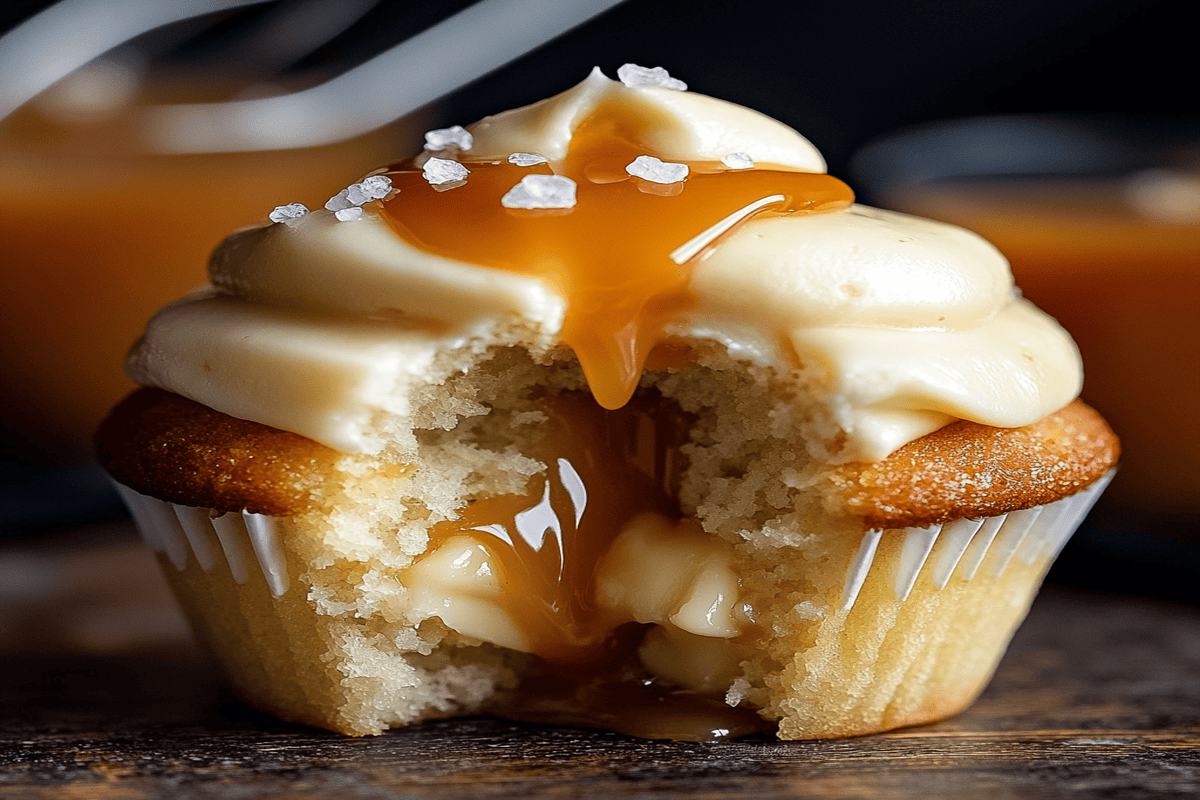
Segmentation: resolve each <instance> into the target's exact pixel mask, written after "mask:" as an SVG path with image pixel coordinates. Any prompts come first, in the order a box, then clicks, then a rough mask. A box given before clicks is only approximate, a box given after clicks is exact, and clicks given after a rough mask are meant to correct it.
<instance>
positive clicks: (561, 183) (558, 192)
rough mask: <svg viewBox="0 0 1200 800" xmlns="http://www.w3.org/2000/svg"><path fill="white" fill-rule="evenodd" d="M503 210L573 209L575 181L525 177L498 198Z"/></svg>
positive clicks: (551, 176) (564, 178) (550, 176)
mask: <svg viewBox="0 0 1200 800" xmlns="http://www.w3.org/2000/svg"><path fill="white" fill-rule="evenodd" d="M500 204H501V205H502V206H504V207H505V208H574V207H575V181H573V180H571V179H570V178H566V177H563V176H562V175H526V176H525V177H524V178H521V182H520V183H518V184H517V185H516V186H514V187H513V188H511V189H509V190H508V194H506V195H504V197H502V198H500Z"/></svg>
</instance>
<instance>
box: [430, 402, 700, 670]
mask: <svg viewBox="0 0 1200 800" xmlns="http://www.w3.org/2000/svg"><path fill="white" fill-rule="evenodd" d="M537 405H538V408H539V409H540V410H541V411H542V412H543V413H545V414H546V416H547V422H546V426H545V433H544V437H543V440H542V444H541V446H540V447H539V448H538V451H537V452H535V453H532V454H530V455H533V456H535V457H537V458H538V459H539V460H540V461H542V462H543V463H544V464H546V470H545V471H544V472H543V473H541V474H540V475H537V476H534V477H533V478H532V479H531V480H530V482H529V486H528V488H527V490H526V493H525V494H521V495H490V496H487V497H483V498H480V499H478V500H476V501H474V502H471V503H469V504H468V505H467V507H466V508H465V509H464V510H463V511H462V512H461V517H460V518H459V519H458V520H454V521H452V522H444V523H441V524H439V525H436V526H434V528H433V529H432V530H431V532H430V550H431V551H432V550H433V549H436V548H437V547H438V546H439V545H441V544H442V543H443V542H445V541H446V540H447V539H449V538H451V537H453V536H462V535H464V534H466V535H469V536H472V537H474V538H476V539H477V540H478V541H479V542H480V544H481V545H482V546H484V547H485V548H486V550H487V551H488V553H489V554H490V556H491V561H492V563H493V564H494V566H496V567H497V568H498V569H497V573H498V575H499V576H500V580H501V586H502V588H503V591H504V605H505V608H506V610H507V611H508V612H509V613H510V615H511V616H512V618H513V619H514V620H516V621H517V622H518V624H519V625H520V627H521V631H522V633H523V634H524V635H525V637H526V638H527V639H528V641H529V643H530V650H531V651H532V652H533V653H536V654H537V655H538V656H539V657H541V658H542V659H543V660H544V661H547V662H550V663H555V664H561V665H568V666H573V667H576V666H578V665H580V664H586V663H592V662H594V661H595V660H596V659H597V658H599V657H601V656H602V655H603V652H604V651H605V649H606V647H607V645H608V639H609V636H610V634H611V633H612V630H613V629H614V628H615V627H616V626H617V625H618V624H619V621H616V620H611V619H607V618H606V617H605V615H604V613H603V612H602V611H601V610H600V609H598V608H597V607H596V605H595V604H594V603H593V600H592V586H593V584H594V579H595V571H596V567H597V566H598V564H599V563H600V560H601V558H602V557H603V555H604V553H605V552H606V551H607V550H608V548H609V545H611V544H612V542H613V540H614V539H615V538H616V536H617V534H619V533H620V532H621V530H622V529H623V528H624V527H625V525H626V524H627V523H628V522H629V521H630V520H631V519H633V518H634V517H635V516H637V515H639V514H642V513H645V512H656V513H659V514H663V515H666V516H669V517H672V518H677V517H679V516H680V514H679V507H678V502H677V501H676V499H675V498H676V495H677V489H676V485H677V482H678V478H679V474H680V467H681V465H680V464H679V463H678V459H679V449H678V448H679V445H681V444H682V443H683V441H684V437H685V436H686V426H687V419H686V418H685V416H684V415H683V413H682V412H680V411H679V409H678V407H677V406H674V405H673V404H669V403H667V402H666V401H663V400H662V398H660V397H657V396H653V395H649V394H648V393H645V394H639V395H638V396H637V397H636V398H635V399H634V400H633V401H632V402H630V403H628V404H626V405H625V406H624V407H622V408H620V409H617V410H615V411H608V410H606V409H603V408H601V407H600V406H598V405H597V404H596V403H595V402H594V401H593V400H592V398H590V397H588V396H587V395H585V394H582V393H579V392H563V393H561V394H558V395H553V396H546V397H543V398H542V399H541V400H539V401H538V404H537Z"/></svg>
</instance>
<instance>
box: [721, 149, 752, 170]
mask: <svg viewBox="0 0 1200 800" xmlns="http://www.w3.org/2000/svg"><path fill="white" fill-rule="evenodd" d="M721 163H722V164H724V165H725V166H727V167H729V168H730V169H754V160H753V159H751V158H750V156H748V155H746V154H745V153H740V152H739V153H730V154H729V155H727V156H725V157H724V158H722V159H721Z"/></svg>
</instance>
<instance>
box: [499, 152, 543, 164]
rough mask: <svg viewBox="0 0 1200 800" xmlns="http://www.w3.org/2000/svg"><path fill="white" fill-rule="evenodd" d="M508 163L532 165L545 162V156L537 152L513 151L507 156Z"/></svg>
mask: <svg viewBox="0 0 1200 800" xmlns="http://www.w3.org/2000/svg"><path fill="white" fill-rule="evenodd" d="M508 163H510V164H516V165H517V166H518V167H532V166H533V165H534V164H545V163H546V157H545V156H539V155H538V154H537V153H513V154H512V155H511V156H509V157H508Z"/></svg>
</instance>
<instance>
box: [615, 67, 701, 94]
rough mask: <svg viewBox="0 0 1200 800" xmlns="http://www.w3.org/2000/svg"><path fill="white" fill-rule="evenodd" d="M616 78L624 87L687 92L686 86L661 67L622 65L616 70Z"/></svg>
mask: <svg viewBox="0 0 1200 800" xmlns="http://www.w3.org/2000/svg"><path fill="white" fill-rule="evenodd" d="M617 77H618V78H620V79H621V83H623V84H625V85H626V86H661V87H663V88H664V89H678V90H679V91H681V92H684V91H687V84H686V83H684V82H683V81H681V80H679V79H678V78H672V77H671V74H670V73H669V72H667V71H666V70H665V69H663V68H662V67H639V66H638V65H637V64H623V65H622V66H621V68H620V69H618V70H617Z"/></svg>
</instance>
